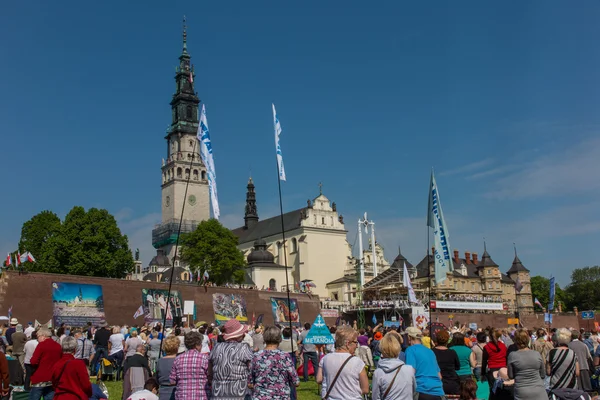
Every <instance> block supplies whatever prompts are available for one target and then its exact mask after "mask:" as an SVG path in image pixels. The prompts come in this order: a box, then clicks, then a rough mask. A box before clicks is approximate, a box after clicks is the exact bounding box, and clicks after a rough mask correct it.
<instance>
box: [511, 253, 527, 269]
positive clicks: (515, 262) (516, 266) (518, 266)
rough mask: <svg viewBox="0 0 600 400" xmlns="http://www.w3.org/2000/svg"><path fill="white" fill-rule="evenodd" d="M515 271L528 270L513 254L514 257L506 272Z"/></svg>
mask: <svg viewBox="0 0 600 400" xmlns="http://www.w3.org/2000/svg"><path fill="white" fill-rule="evenodd" d="M517 272H529V270H528V269H527V268H525V266H524V265H523V263H522V262H521V260H519V257H518V256H517V255H516V254H515V259H514V260H513V263H512V266H511V267H510V269H509V270H508V272H507V273H508V274H514V273H517Z"/></svg>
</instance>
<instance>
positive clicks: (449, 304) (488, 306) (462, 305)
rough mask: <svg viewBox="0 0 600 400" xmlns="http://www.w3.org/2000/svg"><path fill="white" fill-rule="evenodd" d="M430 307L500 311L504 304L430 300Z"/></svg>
mask: <svg viewBox="0 0 600 400" xmlns="http://www.w3.org/2000/svg"><path fill="white" fill-rule="evenodd" d="M430 303H431V308H437V309H450V310H488V311H502V310H504V305H503V304H502V303H478V302H470V301H439V300H431V302H430Z"/></svg>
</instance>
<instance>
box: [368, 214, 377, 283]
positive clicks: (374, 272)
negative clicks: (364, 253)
mask: <svg viewBox="0 0 600 400" xmlns="http://www.w3.org/2000/svg"><path fill="white" fill-rule="evenodd" d="M369 224H370V225H371V243H372V246H373V277H375V276H377V251H376V249H375V222H370V223H369Z"/></svg>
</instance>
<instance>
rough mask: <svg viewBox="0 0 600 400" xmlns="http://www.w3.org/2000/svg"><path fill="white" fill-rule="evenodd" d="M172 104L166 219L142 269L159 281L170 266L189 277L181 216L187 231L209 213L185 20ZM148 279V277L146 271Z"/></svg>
mask: <svg viewBox="0 0 600 400" xmlns="http://www.w3.org/2000/svg"><path fill="white" fill-rule="evenodd" d="M170 105H171V125H170V126H169V128H168V129H167V132H166V135H165V137H164V139H165V144H166V148H165V158H163V160H162V164H161V198H162V208H161V210H162V221H161V223H160V224H159V225H157V226H156V227H155V228H154V229H153V230H152V245H153V246H154V248H155V249H157V255H156V256H155V257H154V258H153V259H152V261H151V262H150V263H149V265H148V266H147V267H144V268H143V269H142V272H143V273H149V274H152V275H149V276H148V278H149V280H160V281H165V279H168V276H170V273H169V268H170V267H171V266H172V267H175V268H176V269H177V271H175V272H176V273H175V276H176V278H175V279H177V280H179V279H181V280H184V279H185V278H188V277H189V275H187V271H186V268H185V266H184V265H180V263H179V260H178V258H179V257H178V256H177V257H176V255H175V254H176V251H175V244H176V243H177V238H178V232H179V222H180V220H181V221H182V224H181V233H188V232H192V231H194V230H195V229H196V228H197V226H198V224H199V223H200V222H202V221H205V220H207V219H209V218H210V200H209V191H208V180H207V176H206V167H205V166H204V164H203V162H202V159H201V157H200V143H199V142H198V140H197V138H196V134H197V132H198V124H199V106H200V98H199V97H198V93H196V91H195V90H194V67H193V65H192V63H191V55H190V54H189V53H188V50H187V29H186V26H185V21H184V27H183V48H182V52H181V55H180V56H179V65H178V67H177V68H176V72H175V93H174V94H173V97H172V99H171V102H170ZM188 179H189V184H188ZM177 254H179V250H177ZM143 279H144V280H147V279H146V277H144V278H143Z"/></svg>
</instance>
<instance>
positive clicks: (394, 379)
mask: <svg viewBox="0 0 600 400" xmlns="http://www.w3.org/2000/svg"><path fill="white" fill-rule="evenodd" d="M402 365H404V364H402ZM402 365H401V366H399V367H398V368H396V373H395V374H394V378H392V381H391V382H390V385H389V386H388V388H387V389H386V391H385V393H384V394H383V396H382V397H381V400H385V399H386V398H387V395H388V394H390V390H392V386H394V382H395V381H396V377H397V376H398V372H400V370H401V369H402Z"/></svg>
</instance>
